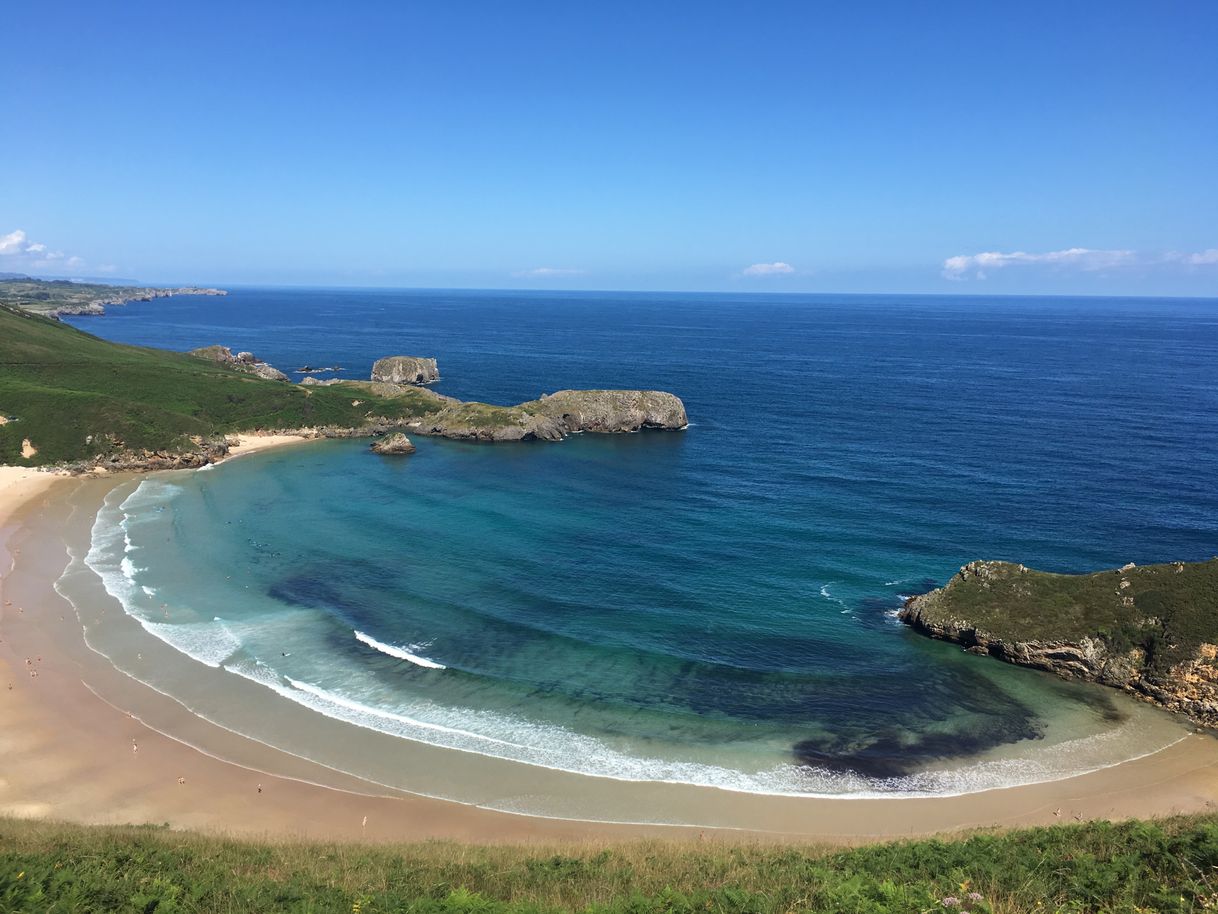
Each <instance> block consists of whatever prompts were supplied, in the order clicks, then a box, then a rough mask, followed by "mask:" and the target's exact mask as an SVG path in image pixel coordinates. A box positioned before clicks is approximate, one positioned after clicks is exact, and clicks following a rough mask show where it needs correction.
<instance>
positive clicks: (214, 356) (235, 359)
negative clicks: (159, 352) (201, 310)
mask: <svg viewBox="0 0 1218 914" xmlns="http://www.w3.org/2000/svg"><path fill="white" fill-rule="evenodd" d="M189 354H190V355H193V356H194V357H195V358H196V359H207V360H208V361H209V362H219V363H220V364H221V365H228V366H230V367H232V368H235V369H237V370H238V371H244V372H245V373H246V374H252V375H255V376H256V377H259V378H263V379H264V380H267V381H287V380H288V376H287V375H286V374H284V373H283V372H282V371H280V370H279V369H278V368H274V367H272V366H271V365H268V364H267V363H266V362H264V361H262V360H261V359H259V358H258V357H256V356H255V355H254V354H253V353H252V352H238V353H237V354H236V355H233V351H232V350H231V349H229V348H228V347H227V346H204V347H203V348H202V349H192V350H191V351H190V353H189Z"/></svg>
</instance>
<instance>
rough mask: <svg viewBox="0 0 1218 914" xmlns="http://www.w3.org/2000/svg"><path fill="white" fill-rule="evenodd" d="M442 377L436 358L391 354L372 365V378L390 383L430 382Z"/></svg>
mask: <svg viewBox="0 0 1218 914" xmlns="http://www.w3.org/2000/svg"><path fill="white" fill-rule="evenodd" d="M439 379H440V370H439V368H437V367H436V360H435V359H424V358H419V357H417V356H412V355H391V356H387V357H386V358H383V359H377V360H376V362H375V363H374V364H373V365H372V380H373V381H383V382H385V383H388V384H429V383H431V382H432V381H438V380H439Z"/></svg>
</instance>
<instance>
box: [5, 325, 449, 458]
mask: <svg viewBox="0 0 1218 914" xmlns="http://www.w3.org/2000/svg"><path fill="white" fill-rule="evenodd" d="M344 386H345V385H343V386H334V387H312V388H306V387H299V386H296V385H293V384H286V383H283V382H276V381H265V380H262V379H260V378H256V377H252V376H250V375H248V374H244V373H241V372H239V371H236V370H234V369H233V368H230V367H228V366H226V365H220V364H216V363H214V362H208V361H205V360H202V359H197V358H192V357H191V356H188V355H185V354H183V353H174V352H165V351H162V350H157V349H143V348H139V347H135V346H125V345H122V344H118V343H110V342H107V341H105V340H101V339H99V338H97V337H95V336H92V335H91V334H88V333H84V332H82V331H79V330H76V329H75V328H73V327H70V326H67V325H66V324H62V323H59V322H58V321H54V320H51V319H48V318H45V317H40V316H36V315H33V314H30V313H28V312H25V311H22V310H19V309H15V308H8V307H3V306H0V417H4V418H5V419H6V420H7V421H6V422H5V423H4V424H3V425H0V463H8V464H18V465H23V466H37V465H47V464H57V463H63V462H69V461H80V460H92V459H95V458H97V457H103V456H106V455H109V454H115V453H120V452H124V451H133V452H140V451H145V450H149V451H177V450H190V449H192V448H194V447H197V444H195V443H194V442H192V440H191V439H192V437H194V438H196V439H210V438H215V437H216V436H222V435H224V434H225V433H232V432H238V431H253V430H258V429H293V428H303V427H314V426H337V427H344V428H345V427H360V426H364V425H366V424H368V423H370V422H372V421H374V420H375V419H377V418H381V417H384V418H387V419H391V420H392V419H399V418H403V417H411V416H417V415H425V414H429V413H432V412H435V411H437V410H438V409H439V408H440V406H441V405H442V401H441V400H440V399H439V398H438V397H437V396H436V395H435V394H432V393H431V392H429V391H427V390H422V389H408V390H403V391H401V392H400V393H399V394H398V395H395V396H392V397H386V396H380V395H377V394H374V393H372V392H370V391H368V390H359V391H358V397H359V399H358V400H356V399H353V395H352V391H351V390H350V389H343V387H344ZM357 402H358V404H359V405H355V404H356V403H357ZM26 441H28V442H30V445H31V446H32V447H33V448H34V449H35V450H36V452H37V453H36V454H34V455H32V456H30V457H28V458H23V457H22V448H23V443H24V442H26Z"/></svg>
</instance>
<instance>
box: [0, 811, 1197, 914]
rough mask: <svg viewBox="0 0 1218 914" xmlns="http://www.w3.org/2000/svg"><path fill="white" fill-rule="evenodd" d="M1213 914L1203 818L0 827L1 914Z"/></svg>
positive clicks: (8, 824) (14, 824)
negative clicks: (554, 835)
mask: <svg viewBox="0 0 1218 914" xmlns="http://www.w3.org/2000/svg"><path fill="white" fill-rule="evenodd" d="M953 902H954V903H953ZM1216 905H1218V818H1215V817H1212V816H1204V817H1188V818H1177V819H1171V820H1164V821H1161V822H1130V823H1125V824H1112V823H1108V822H1091V823H1086V824H1081V825H1060V826H1054V827H1050V828H1034V829H1026V830H1020V831H1010V832H1003V833H984V834H978V835H974V836H972V837H967V838H961V839H946V840H920V841H910V842H894V843H887V844H877V845H874V846H869V847H862V848H857V849H853V850H846V851H831V850H828V849H817V848H795V847H783V846H767V845H730V844H721V843H718V842H710V843H705V844H698V845H690V844H672V843H654V842H651V843H636V844H616V845H610V846H588V847H585V848H580V849H577V850H572V849H571V848H549V849H547V848H544V847H525V846H489V847H482V846H469V845H455V844H451V843H441V842H433V843H429V844H412V845H401V846H393V845H334V844H314V843H301V844H271V843H249V842H240V841H233V840H227V839H222V838H213V837H207V836H202V835H196V834H189V833H179V832H170V831H167V830H163V829H156V828H131V827H127V828H99V827H92V828H89V827H79V826H66V825H53V824H35V823H28V822H18V821H14V820H0V911H14V912H17V911H22V912H25V911H28V912H34V911H38V912H48V914H49V912H68V911H129V912H158V914H176V912H210V911H227V912H234V914H235V912H255V911H257V912H263V911H284V912H343V914H349V912H359V914H373V912H390V911H393V912H434V914H447V912H453V914H458V912H460V914H472V912H482V914H497V912H503V914H515V912H519V914H525V912H530V914H531V912H559V911H587V912H598V914H615V912H623V914H627V912H629V914H646V912H665V914H678V912H689V914H693V912H705V911H709V912H733V914H770V912H774V914H786V912H793V911H801V912H802V911H806V912H835V914H836V912H842V914H845V912H850V914H903V912H908V914H923V912H927V911H944V910H949V911H974V912H988V911H995V912H1048V911H1071V912H1082V911H1104V912H1129V914H1135V912H1137V914H1142V912H1164V914H1169V912H1170V914H1177V912H1179V914H1183V912H1200V911H1204V910H1211V909H1213V908H1214V907H1215V906H1216Z"/></svg>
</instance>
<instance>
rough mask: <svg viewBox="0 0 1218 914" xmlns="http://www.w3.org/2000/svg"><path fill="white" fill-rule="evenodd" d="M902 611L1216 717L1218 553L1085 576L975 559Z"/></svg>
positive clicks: (1042, 663) (937, 628)
mask: <svg viewBox="0 0 1218 914" xmlns="http://www.w3.org/2000/svg"><path fill="white" fill-rule="evenodd" d="M901 616H902V619H904V621H906V622H908V623H910V624H911V625H913V626H914V627H915V628H917V629H918V630H920V631H923V632H925V633H927V634H929V635H932V636H934V637H937V638H943V639H945V640H949V641H955V642H957V643H959V644H962V645H964V646H965V647H967V648H969V649H971V650H975V651H978V652H981V653H989V654H992V655H994V656H997V657H999V658H1001V659H1003V660H1007V661H1010V662H1012V663H1017V664H1022V665H1025V666H1033V667H1038V668H1041V669H1045V670H1050V671H1052V672H1056V673H1060V674H1062V675H1065V676H1070V677H1079V678H1084V679H1093V680H1095V681H1097V682H1101V683H1103V684H1105V685H1111V686H1115V687H1117V688H1121V689H1125V690H1126V691H1129V692H1131V693H1133V694H1135V695H1138V696H1140V697H1144V698H1148V699H1150V700H1152V701H1154V702H1156V703H1158V704H1161V705H1163V706H1164V707H1166V708H1168V709H1170V710H1173V711H1178V712H1180V713H1183V714H1187V715H1189V716H1190V717H1192V718H1193V719H1194V720H1197V721H1198V722H1201V723H1204V724H1207V725H1209V726H1218V662H1216V660H1218V559H1211V560H1210V561H1207V562H1193V563H1187V562H1174V563H1170V564H1164V565H1145V566H1136V565H1132V564H1131V565H1126V566H1124V567H1123V568H1119V569H1113V570H1110V571H1100V572H1096V573H1094V574H1081V575H1070V574H1049V573H1046V572H1042V571H1033V570H1032V569H1029V568H1025V567H1024V566H1023V565H1015V564H1011V563H1009V562H972V563H970V564H968V565H966V566H964V568H962V569H960V573H959V574H957V575H956V576H955V577H954V578H952V580H951V581H950V582H949V583H948V584H947V586H946V587H942V588H940V589H938V590H934V591H931V592H930V593H928V594H925V595H923V596H919V597H914V598H913V599H911V600H910V601H909V602H908V603H907V604H906V606H905V608H904V609H903V610H902V611H901Z"/></svg>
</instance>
